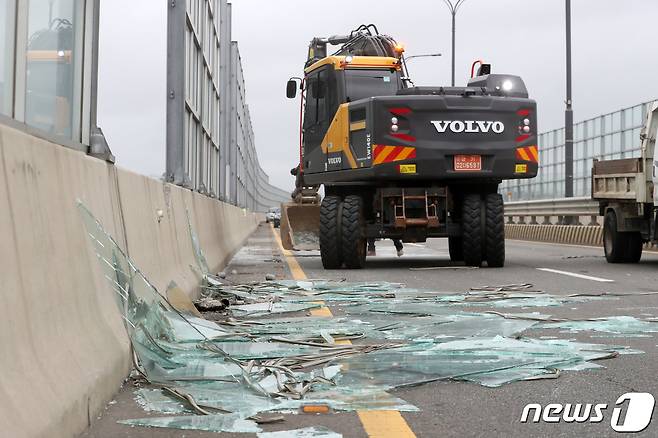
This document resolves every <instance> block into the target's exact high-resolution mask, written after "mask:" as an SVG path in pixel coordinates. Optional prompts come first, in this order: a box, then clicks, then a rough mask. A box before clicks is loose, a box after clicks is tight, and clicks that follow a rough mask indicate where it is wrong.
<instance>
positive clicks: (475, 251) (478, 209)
mask: <svg viewBox="0 0 658 438" xmlns="http://www.w3.org/2000/svg"><path fill="white" fill-rule="evenodd" d="M482 207H483V205H482V197H481V196H480V195H473V194H472V195H466V197H465V198H464V203H463V204H462V241H463V251H464V262H465V263H466V265H467V266H477V267H479V266H481V265H482V258H483V257H482V255H483V254H482V252H483V248H484V246H483V243H484V242H483V238H482V234H483V231H484V230H483V229H482V226H483V222H484V221H483V220H482V219H483V211H482V210H483V208H482Z"/></svg>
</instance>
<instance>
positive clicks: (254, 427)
mask: <svg viewBox="0 0 658 438" xmlns="http://www.w3.org/2000/svg"><path fill="white" fill-rule="evenodd" d="M79 209H80V213H81V215H82V218H83V221H84V224H85V226H86V228H87V232H88V235H89V237H90V239H91V241H92V244H93V246H94V249H95V251H96V254H97V256H98V259H99V262H100V266H101V268H102V269H103V271H104V273H105V277H106V279H107V280H108V282H109V284H110V286H111V287H112V289H113V290H114V292H115V298H116V302H117V305H118V309H119V311H120V312H121V315H122V317H123V320H124V322H125V327H126V331H127V334H128V337H129V338H130V341H131V345H132V348H133V351H134V353H135V367H136V368H137V370H138V371H139V373H140V374H141V375H142V376H143V377H144V378H145V379H146V380H147V381H148V382H149V383H150V385H148V387H145V388H140V389H138V390H137V392H136V396H137V398H138V400H139V404H140V405H141V406H142V407H144V408H145V410H147V411H156V412H161V413H164V414H168V415H170V416H168V417H150V418H143V419H131V420H125V421H122V423H123V424H127V425H133V426H135V425H140V426H150V427H166V428H175V429H186V430H187V429H195V430H204V431H215V432H261V431H262V429H261V428H260V426H259V422H262V421H263V418H265V417H263V415H264V414H268V415H270V414H276V413H287V414H295V413H299V412H300V411H301V410H302V409H303V407H304V406H310V405H316V406H326V407H327V408H328V409H330V410H331V411H332V412H334V411H335V412H340V411H355V410H398V411H417V410H418V408H417V407H415V406H413V405H411V404H409V403H407V402H406V401H404V400H402V399H400V398H398V397H396V396H394V395H392V394H391V393H390V391H391V390H393V389H395V388H403V387H408V386H413V385H420V384H424V383H427V382H432V381H438V380H456V381H467V382H472V383H476V384H480V385H484V386H488V387H497V386H501V385H504V384H507V383H510V382H516V381H522V380H535V379H538V378H556V377H557V376H559V373H560V371H578V370H584V369H596V368H601V365H599V364H598V363H595V361H600V360H604V359H612V358H614V357H617V356H618V355H619V354H633V353H641V352H639V351H636V350H631V349H629V348H626V347H624V346H614V345H603V344H595V343H582V342H575V341H573V340H566V339H546V338H539V339H536V338H531V337H527V336H525V333H528V331H529V330H532V329H537V328H560V329H564V330H594V331H597V332H599V333H610V334H625V335H626V334H637V333H650V332H651V333H655V332H658V323H657V322H654V321H641V320H635V319H634V318H630V317H623V316H622V317H616V318H607V319H605V320H599V319H597V320H589V321H577V322H575V321H568V320H558V319H554V318H551V316H550V315H541V314H538V313H527V312H526V313H518V314H503V313H500V312H497V311H491V310H483V311H478V312H476V311H473V310H472V309H473V308H476V309H479V308H481V307H483V306H488V307H489V308H491V307H494V308H496V307H509V308H514V307H521V308H524V307H550V306H561V305H564V304H566V303H572V302H583V301H587V300H593V299H618V297H608V296H602V294H601V295H596V294H590V295H586V296H584V295H582V294H574V295H566V296H555V295H549V294H546V293H544V292H542V291H538V290H535V288H534V286H533V285H531V284H515V285H504V286H486V287H481V288H474V289H473V290H470V291H466V292H463V293H458V292H456V293H452V294H439V293H436V292H431V291H423V290H416V289H410V288H405V287H404V286H403V285H401V284H393V283H386V282H360V283H349V282H346V281H326V280H304V281H294V280H278V281H264V282H255V283H248V284H231V283H229V282H226V281H224V280H223V279H221V278H219V277H218V276H214V275H212V274H210V272H209V269H208V264H207V261H206V259H205V256H204V255H203V252H202V250H201V248H200V247H199V245H198V239H197V238H196V236H195V234H194V231H193V230H192V227H191V225H190V234H191V238H192V242H193V247H194V250H195V255H196V257H197V264H198V266H197V268H198V271H199V272H200V275H201V279H202V295H203V297H204V298H203V299H205V300H207V302H214V301H216V302H218V303H221V304H222V305H224V308H223V310H224V312H223V313H222V316H221V318H218V319H217V320H216V321H211V320H208V319H204V318H201V317H199V316H198V315H195V314H194V312H193V311H192V310H191V309H187V310H186V309H185V308H182V307H176V306H173V305H172V303H171V301H170V300H169V299H168V298H166V297H165V296H163V295H161V294H160V293H159V292H158V290H156V288H155V287H154V286H153V285H152V284H151V283H150V282H149V281H148V279H147V278H146V277H145V276H144V275H143V274H142V273H141V272H140V271H139V269H138V268H137V267H136V266H135V264H134V263H133V262H132V261H131V260H130V259H129V258H128V257H127V255H126V254H125V253H124V252H123V251H122V250H121V248H120V247H119V246H118V245H117V244H116V243H115V241H114V240H113V239H112V237H111V236H109V235H108V234H106V233H105V231H104V230H103V228H102V226H101V224H100V223H99V222H98V221H97V220H96V219H95V218H94V217H93V215H92V214H91V213H90V212H89V210H87V209H86V207H84V205H82V204H81V203H80V204H79ZM211 300H214V301H211ZM226 304H227V306H226ZM325 304H326V305H332V304H333V305H338V306H340V309H341V314H340V315H338V316H337V317H334V318H326V317H318V316H308V315H307V314H306V313H307V311H308V310H311V309H314V308H318V307H320V306H324V305H325ZM197 307H199V304H198V303H197ZM351 341H354V343H351ZM272 418H277V417H272ZM276 433H279V434H281V433H283V432H271V433H261V434H260V435H259V436H261V437H276V436H299V437H335V436H340V435H338V434H335V433H333V432H331V431H328V430H325V429H322V428H310V429H301V430H297V431H294V433H296V435H290V434H289V435H275V434H276ZM291 433H292V432H291Z"/></svg>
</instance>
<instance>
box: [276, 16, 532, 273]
mask: <svg viewBox="0 0 658 438" xmlns="http://www.w3.org/2000/svg"><path fill="white" fill-rule="evenodd" d="M328 45H336V46H340V47H339V49H338V50H337V51H336V52H335V53H333V54H331V55H328V54H327V46H328ZM403 52H404V49H403V48H402V47H401V46H400V45H398V44H397V43H396V42H395V40H394V39H393V38H391V37H389V36H386V35H382V34H380V33H379V32H378V30H377V28H376V27H375V26H374V25H362V26H360V27H358V28H357V29H355V30H354V31H352V32H351V33H350V34H349V35H345V36H333V37H329V38H314V39H313V40H312V41H311V44H310V46H309V51H308V57H307V61H306V65H305V68H304V78H303V79H302V78H292V79H290V80H289V81H288V84H287V90H286V94H287V97H288V98H295V97H296V96H297V94H298V91H300V90H301V99H300V109H299V111H300V148H299V164H298V165H297V166H296V167H295V168H294V169H293V170H292V171H291V173H292V174H293V175H294V176H295V181H296V182H295V191H294V192H293V194H292V202H289V203H285V204H283V205H282V208H281V237H282V242H283V245H284V248H286V249H289V250H292V249H294V250H306V249H318V248H319V249H320V256H321V259H322V264H323V266H324V267H325V269H339V268H342V267H346V268H350V269H359V268H363V267H364V266H365V260H366V255H367V250H366V248H367V243H368V242H373V241H374V240H376V239H393V240H395V241H397V242H400V241H402V242H425V241H426V240H427V239H428V238H448V243H449V249H450V257H451V260H453V261H460V262H464V263H465V264H466V265H469V266H481V265H482V264H483V263H486V264H487V266H489V267H502V266H503V265H504V263H505V227H504V214H503V208H504V206H503V200H502V197H501V195H500V194H499V193H498V185H499V184H500V182H501V181H502V180H505V179H522V178H533V177H535V176H536V175H537V170H538V165H539V164H538V161H539V160H538V150H537V132H538V131H537V108H536V106H537V105H536V103H535V101H534V100H532V99H529V98H528V91H527V89H526V87H525V84H524V82H523V80H522V79H521V78H520V77H519V76H515V75H508V74H492V73H491V66H490V65H489V64H484V63H482V62H479V68H478V69H477V72H476V70H475V66H476V65H477V64H476V63H474V65H473V67H472V69H471V70H472V71H471V78H470V80H469V81H468V83H467V85H466V86H465V87H441V86H438V87H433V86H429V87H420V86H415V85H414V84H413V83H412V81H411V80H410V78H409V75H408V73H407V68H406V65H405V61H404V56H403ZM320 186H322V187H323V191H324V197H323V198H322V202H320V199H321V198H320V194H319V188H320Z"/></svg>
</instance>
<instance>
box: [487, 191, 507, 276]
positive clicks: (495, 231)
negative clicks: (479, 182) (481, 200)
mask: <svg viewBox="0 0 658 438" xmlns="http://www.w3.org/2000/svg"><path fill="white" fill-rule="evenodd" d="M485 203H486V213H485V214H486V230H485V234H486V236H487V238H486V243H485V245H486V248H485V249H486V258H487V265H488V266H489V267H490V268H502V267H503V266H505V210H504V209H505V207H504V205H503V197H502V196H501V195H500V194H498V193H490V194H488V195H487V196H486V197H485Z"/></svg>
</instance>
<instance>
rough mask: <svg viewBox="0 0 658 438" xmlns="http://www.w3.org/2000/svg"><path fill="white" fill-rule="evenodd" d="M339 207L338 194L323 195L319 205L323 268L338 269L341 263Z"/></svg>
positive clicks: (340, 203) (340, 205)
mask: <svg viewBox="0 0 658 438" xmlns="http://www.w3.org/2000/svg"><path fill="white" fill-rule="evenodd" d="M341 207H342V202H341V200H340V197H338V196H325V198H324V199H323V200H322V204H321V205H320V258H321V259H322V266H323V267H324V268H325V269H338V268H340V267H341V265H342V264H343V259H342V258H341V252H340V234H341V233H340V219H341Z"/></svg>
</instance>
